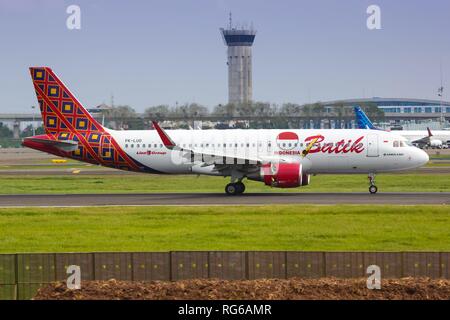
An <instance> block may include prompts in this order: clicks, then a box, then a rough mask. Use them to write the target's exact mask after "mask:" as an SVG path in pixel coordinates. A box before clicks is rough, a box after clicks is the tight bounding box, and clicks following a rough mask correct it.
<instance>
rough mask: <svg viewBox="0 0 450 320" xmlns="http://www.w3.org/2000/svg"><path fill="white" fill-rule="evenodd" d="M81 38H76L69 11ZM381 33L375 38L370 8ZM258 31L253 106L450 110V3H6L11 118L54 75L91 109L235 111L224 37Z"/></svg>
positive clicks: (0, 53) (0, 25)
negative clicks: (187, 106)
mask: <svg viewBox="0 0 450 320" xmlns="http://www.w3.org/2000/svg"><path fill="white" fill-rule="evenodd" d="M73 4H75V5H78V6H79V7H80V9H81V29H79V30H69V29H68V28H67V26H66V20H67V19H68V17H69V14H68V13H66V9H67V7H68V6H69V5H73ZM372 4H375V5H378V6H379V7H380V10H381V29H379V30H369V29H368V28H367V25H366V21H367V19H368V17H369V14H367V12H366V10H367V7H368V6H369V5H372ZM229 12H232V15H233V24H234V25H237V26H242V25H247V26H249V25H250V24H252V25H253V26H254V28H255V29H256V30H257V35H256V39H255V42H254V45H253V99H254V100H255V101H264V102H271V103H279V104H281V103H285V102H293V103H300V104H301V103H309V102H315V101H328V100H335V99H346V98H361V97H362V98H367V97H374V96H376V97H394V98H401V97H406V98H419V99H420V98H422V99H437V88H438V87H439V86H440V66H441V65H442V74H443V84H444V87H445V88H446V89H445V91H444V99H445V100H450V94H449V93H450V19H449V14H450V1H448V0H429V1H425V0H420V1H419V0H395V1H394V0H370V1H366V0H346V1H342V0H314V1H313V0H310V1H303V0H264V1H262V0H230V1H228V0H160V1H156V0H129V1H118V0H109V1H106V0H90V1H87V0H78V1H77V0H71V1H64V0H34V1H32V0H0V70H1V72H0V98H1V103H0V113H11V112H14V113H27V112H30V110H31V106H32V105H36V104H37V102H36V97H35V94H34V91H33V87H32V83H31V80H30V76H29V73H28V67H29V66H43V65H45V66H49V67H51V68H52V69H53V71H55V73H56V74H58V75H59V77H60V78H61V79H62V80H63V81H64V82H65V83H66V85H68V87H69V88H70V89H71V91H72V92H73V93H74V94H75V95H76V96H77V97H78V98H79V100H80V101H81V102H82V103H83V104H84V105H85V106H86V107H88V108H92V107H95V106H97V105H99V104H101V103H107V104H110V103H111V95H113V96H114V104H115V105H129V106H131V107H133V108H134V109H136V110H137V111H139V112H142V111H143V110H144V109H145V108H147V107H149V106H155V105H159V104H168V105H172V106H173V105H175V104H176V103H178V104H183V103H190V102H197V103H200V104H203V105H205V106H208V107H213V106H215V105H217V104H220V103H222V104H224V103H226V102H227V100H228V87H227V83H228V80H227V75H228V73H227V66H226V46H225V45H224V43H223V40H222V37H221V35H220V31H219V28H221V27H226V26H227V25H228V16H229Z"/></svg>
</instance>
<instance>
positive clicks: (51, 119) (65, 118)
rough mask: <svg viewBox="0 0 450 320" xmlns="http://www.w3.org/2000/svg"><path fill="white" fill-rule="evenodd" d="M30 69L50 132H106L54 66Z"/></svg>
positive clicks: (43, 118)
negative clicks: (64, 82) (51, 67)
mask: <svg viewBox="0 0 450 320" xmlns="http://www.w3.org/2000/svg"><path fill="white" fill-rule="evenodd" d="M30 72H31V77H32V79H33V84H34V89H35V91H36V95H37V99H38V102H39V107H40V109H41V114H42V120H43V122H44V127H45V131H46V133H47V134H51V135H57V134H58V133H60V132H83V133H89V132H91V131H94V132H104V130H103V127H102V126H101V125H100V124H99V123H98V122H97V121H96V120H95V119H94V118H93V117H92V116H91V115H90V114H89V112H88V111H87V110H86V109H85V108H83V106H82V105H81V103H80V102H79V101H78V100H77V99H76V98H75V97H74V95H73V94H72V93H71V92H70V91H69V89H67V87H66V86H65V85H64V84H63V83H62V81H61V80H59V79H58V77H57V76H56V75H55V74H54V73H53V71H52V69H50V68H48V67H38V68H30Z"/></svg>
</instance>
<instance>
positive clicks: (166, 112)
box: [144, 104, 171, 120]
mask: <svg viewBox="0 0 450 320" xmlns="http://www.w3.org/2000/svg"><path fill="white" fill-rule="evenodd" d="M170 114H171V110H170V107H169V106H168V105H165V104H163V105H159V106H155V107H149V108H147V109H145V111H144V116H145V117H146V118H149V119H158V120H159V119H164V118H167V117H168V116H170Z"/></svg>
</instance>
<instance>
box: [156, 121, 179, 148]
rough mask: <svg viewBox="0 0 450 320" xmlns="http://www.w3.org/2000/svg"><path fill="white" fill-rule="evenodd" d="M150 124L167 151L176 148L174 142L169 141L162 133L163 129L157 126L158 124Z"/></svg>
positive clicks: (165, 134) (163, 132) (167, 136)
mask: <svg viewBox="0 0 450 320" xmlns="http://www.w3.org/2000/svg"><path fill="white" fill-rule="evenodd" d="M152 124H153V127H154V128H155V130H156V131H157V132H158V134H159V137H160V138H161V141H162V143H163V144H164V146H165V147H166V148H167V149H173V148H175V147H176V146H177V145H176V144H175V142H173V140H172V139H170V137H169V135H168V134H167V133H166V132H165V131H164V129H163V128H161V127H160V126H159V124H158V122H156V121H152Z"/></svg>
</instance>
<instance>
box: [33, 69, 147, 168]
mask: <svg viewBox="0 0 450 320" xmlns="http://www.w3.org/2000/svg"><path fill="white" fill-rule="evenodd" d="M30 73H31V78H32V79H33V84H34V89H35V91H36V96H37V99H38V103H39V108H40V110H41V114H42V121H43V123H44V127H45V132H46V135H45V136H42V137H38V138H40V139H50V140H57V141H62V140H68V141H75V142H77V143H78V148H77V149H76V150H74V151H71V152H64V151H61V150H60V149H56V148H54V147H48V146H47V145H42V143H36V141H31V140H30V139H28V140H27V139H25V141H24V145H25V146H28V147H30V148H35V149H38V150H43V151H45V152H49V153H53V154H56V155H59V156H64V157H69V158H73V159H77V160H81V161H86V162H90V163H95V164H102V165H104V166H108V167H115V168H119V169H123V170H134V171H141V170H142V167H143V166H142V165H141V164H140V163H138V162H137V161H136V160H134V159H132V158H131V157H130V156H129V155H128V154H127V153H126V152H124V150H123V149H122V148H121V147H120V146H119V144H118V143H117V142H116V141H115V139H114V138H113V137H112V136H111V134H110V133H109V132H108V131H106V130H105V129H104V128H103V127H102V126H101V125H100V124H99V123H98V122H97V121H96V120H95V119H94V118H93V117H92V116H91V115H90V114H89V112H88V111H87V110H86V109H85V108H84V107H83V106H82V105H81V103H80V102H79V101H78V100H77V99H76V98H75V96H74V95H73V94H72V93H71V92H70V91H69V89H68V88H67V87H66V86H65V85H64V84H63V82H62V81H61V80H60V79H59V78H58V77H57V76H56V75H55V74H54V73H53V71H52V69H50V68H48V67H32V68H30ZM35 138H36V137H35ZM53 145H54V144H53ZM144 169H145V168H144Z"/></svg>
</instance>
